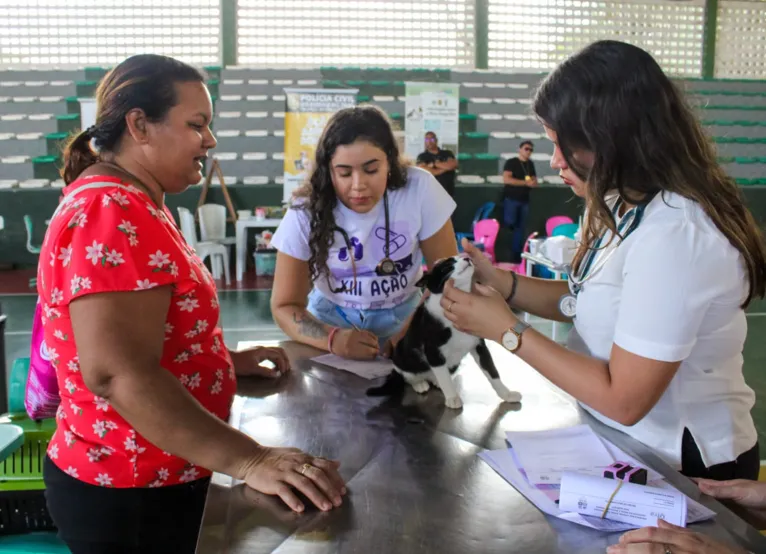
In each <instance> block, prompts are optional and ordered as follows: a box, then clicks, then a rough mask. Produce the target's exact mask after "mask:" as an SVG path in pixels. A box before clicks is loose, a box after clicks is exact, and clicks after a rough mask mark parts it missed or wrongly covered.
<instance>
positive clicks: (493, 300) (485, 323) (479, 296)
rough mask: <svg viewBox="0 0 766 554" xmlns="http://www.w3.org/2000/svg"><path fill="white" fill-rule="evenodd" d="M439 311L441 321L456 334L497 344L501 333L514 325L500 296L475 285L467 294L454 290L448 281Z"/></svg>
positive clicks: (489, 289) (485, 287)
mask: <svg viewBox="0 0 766 554" xmlns="http://www.w3.org/2000/svg"><path fill="white" fill-rule="evenodd" d="M441 307H442V309H443V310H444V315H445V317H446V318H447V319H449V320H450V321H451V322H452V323H454V324H455V327H457V328H458V329H459V330H460V331H463V332H465V333H468V334H470V335H474V336H477V337H481V338H484V339H488V340H494V341H500V339H501V337H502V335H503V333H504V332H505V331H506V330H507V329H509V328H511V327H513V325H514V324H515V323H516V321H517V319H516V316H515V315H514V314H513V312H512V311H511V309H510V308H509V307H508V305H507V304H506V303H505V299H504V298H503V297H502V295H501V294H500V293H499V292H497V291H496V290H495V289H493V288H491V287H488V286H486V285H481V284H479V283H476V284H475V285H474V290H473V292H471V293H468V292H463V291H462V290H459V289H456V288H455V286H454V283H453V282H452V280H450V281H448V282H447V284H446V285H445V286H444V293H443V295H442V299H441Z"/></svg>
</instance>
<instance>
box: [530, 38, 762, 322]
mask: <svg viewBox="0 0 766 554" xmlns="http://www.w3.org/2000/svg"><path fill="white" fill-rule="evenodd" d="M533 110H534V112H535V114H536V115H537V116H538V118H539V119H540V120H541V122H542V123H543V124H544V125H546V126H547V127H549V128H550V129H552V130H553V131H555V132H556V135H557V142H558V146H559V148H560V149H561V153H562V155H563V156H564V159H565V160H566V162H567V164H568V165H569V167H570V168H571V169H572V170H573V171H574V172H575V174H577V176H578V177H579V178H580V179H582V180H583V181H585V182H586V183H587V193H586V208H587V212H586V214H587V216H586V220H585V223H584V229H583V241H582V243H581V244H580V246H579V248H578V250H577V253H576V255H575V259H574V263H573V266H574V269H575V271H577V270H578V269H579V265H580V264H581V262H582V259H583V257H584V256H585V254H586V253H587V251H588V250H589V249H590V248H592V245H593V244H594V243H595V241H596V239H597V237H598V236H599V235H600V234H601V233H603V232H604V230H605V229H609V230H611V231H612V233H614V234H617V229H616V226H615V222H614V218H613V216H612V214H611V211H610V210H609V207H608V206H607V203H606V200H605V196H606V194H607V193H608V192H610V191H615V190H616V191H617V192H618V193H619V195H620V196H621V197H622V198H623V199H624V200H625V201H626V202H628V203H630V204H637V205H645V204H647V203H649V202H650V201H651V200H652V198H654V197H655V196H656V195H657V194H661V193H663V192H672V193H676V194H679V195H681V196H683V197H685V198H688V199H690V200H694V201H695V202H697V203H698V204H699V205H700V207H701V208H702V209H703V210H704V211H705V213H706V214H707V216H708V217H709V218H710V219H711V220H712V221H713V223H714V224H715V226H716V227H717V228H718V229H719V230H720V231H721V233H723V234H724V236H726V238H727V239H728V240H729V242H730V243H731V244H732V245H733V246H734V247H735V248H736V249H737V250H738V251H739V252H740V253H741V254H742V256H743V258H744V261H745V264H746V267H747V271H748V277H749V282H750V289H749V293H748V296H747V299H746V300H745V302H744V304H743V307H745V306H747V305H748V304H749V303H750V301H751V300H752V299H753V297H754V296H761V297H762V296H764V293H766V247H764V241H763V236H762V235H761V231H760V229H759V227H758V225H757V224H756V222H755V219H754V218H753V216H752V214H751V213H750V212H749V211H748V209H747V208H746V207H745V203H744V200H743V197H742V193H741V191H740V189H739V187H738V186H737V184H736V183H735V182H734V180H733V179H731V178H730V177H729V176H727V175H726V174H725V172H724V171H723V169H722V168H721V167H720V166H719V165H718V161H717V159H716V151H715V148H714V147H713V145H712V143H711V141H710V139H709V138H708V137H707V136H706V135H705V133H704V131H703V129H702V126H701V125H700V123H699V121H698V120H697V118H696V117H695V115H694V113H693V111H692V109H691V107H690V106H689V105H688V104H687V102H686V100H685V98H684V95H683V94H682V93H681V91H680V90H679V89H678V88H676V86H675V85H674V84H673V83H672V81H671V80H670V79H669V78H668V77H667V76H666V75H665V74H664V73H663V71H662V69H661V68H660V66H659V65H658V64H657V62H656V61H655V60H654V58H652V56H651V55H649V54H648V53H647V52H645V51H644V50H641V49H640V48H638V47H636V46H632V45H630V44H625V43H622V42H616V41H600V42H595V43H593V44H591V45H590V46H588V47H586V48H585V49H583V50H582V51H581V52H579V53H577V54H575V55H574V56H572V57H570V58H569V59H568V60H566V61H565V62H563V63H562V64H561V65H559V66H558V67H557V68H556V69H555V70H554V71H553V72H552V73H551V74H550V75H549V76H548V77H547V79H545V81H544V82H543V83H542V85H541V86H540V88H539V90H538V91H537V94H536V95H535V99H534V102H533ZM578 152H590V153H592V154H593V165H592V166H591V167H586V166H585V165H583V164H582V162H581V160H579V161H578V157H577V156H576V153H578Z"/></svg>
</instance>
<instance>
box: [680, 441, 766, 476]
mask: <svg viewBox="0 0 766 554" xmlns="http://www.w3.org/2000/svg"><path fill="white" fill-rule="evenodd" d="M760 469H761V456H760V453H759V447H758V443H757V442H756V443H755V446H754V447H753V448H751V449H750V450H748V451H747V452H745V453H743V454H741V455H740V456H739V457H738V458H737V459H736V460H734V461H733V462H726V463H725V464H718V465H714V466H711V467H705V464H704V463H703V462H702V454H701V453H700V450H699V447H698V446H697V443H696V442H695V441H694V437H692V434H691V433H690V432H689V430H688V429H684V436H683V439H682V441H681V473H683V474H684V475H686V476H687V477H702V478H704V479H714V480H716V481H728V480H730V479H750V480H752V481H757V480H758V472H759V471H760Z"/></svg>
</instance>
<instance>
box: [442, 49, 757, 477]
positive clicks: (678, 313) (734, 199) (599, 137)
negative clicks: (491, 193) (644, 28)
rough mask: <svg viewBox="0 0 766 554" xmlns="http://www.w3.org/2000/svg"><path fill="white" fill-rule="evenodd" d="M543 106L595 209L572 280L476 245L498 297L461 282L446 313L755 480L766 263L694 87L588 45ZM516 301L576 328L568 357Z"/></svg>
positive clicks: (654, 436) (671, 458)
mask: <svg viewBox="0 0 766 554" xmlns="http://www.w3.org/2000/svg"><path fill="white" fill-rule="evenodd" d="M533 107H534V111H535V113H536V114H537V116H538V117H539V119H540V121H541V122H542V123H543V125H544V126H545V131H546V133H547V134H548V137H549V138H550V139H551V141H553V143H554V154H553V158H552V160H551V167H553V168H555V169H558V170H559V171H560V174H561V177H562V178H563V179H564V181H565V182H566V183H567V184H568V185H569V186H571V187H572V189H573V191H574V193H575V194H576V195H577V196H580V197H583V198H585V200H586V215H585V223H584V226H583V227H584V229H583V236H582V240H581V243H580V246H579V250H578V251H577V253H576V256H575V260H574V263H573V270H572V272H571V275H570V280H569V281H568V282H567V281H550V280H543V279H533V278H527V277H523V276H520V275H515V274H511V273H506V272H502V271H499V270H496V269H495V268H492V267H491V266H489V264H486V263H485V262H484V261H483V260H482V257H481V256H480V255H478V254H477V253H476V252H475V251H474V250H473V249H472V248H470V247H468V248H467V249H466V250H467V251H468V252H469V253H471V254H472V255H473V258H474V260H475V261H476V263H477V266H478V273H479V279H480V280H481V281H482V283H483V284H484V285H489V286H477V288H476V289H477V290H476V291H475V292H474V293H473V294H465V293H461V292H460V291H457V290H455V289H454V288H452V287H447V290H446V293H445V295H444V300H443V302H442V306H443V307H444V308H445V310H447V313H448V316H449V317H450V319H452V320H453V321H454V322H455V323H456V324H457V325H458V326H459V327H461V328H463V329H465V330H467V331H469V332H471V333H474V334H476V335H479V336H482V337H485V338H487V339H494V340H496V341H498V342H500V343H501V344H503V345H504V346H505V347H506V348H508V349H509V350H511V351H512V352H515V353H516V354H517V355H518V356H519V357H521V358H522V359H523V360H525V361H526V362H528V363H529V364H530V365H531V366H532V367H534V368H535V369H536V370H537V371H539V372H540V373H541V374H542V375H543V376H545V377H546V378H548V379H549V380H550V381H551V382H553V383H554V384H555V385H557V386H559V387H560V388H561V389H563V390H564V391H566V392H568V393H569V394H570V395H572V396H573V397H574V398H576V399H577V400H578V401H579V402H580V404H581V405H582V406H583V407H584V408H585V409H586V410H587V411H589V412H590V413H591V414H593V415H594V416H595V417H596V418H598V419H599V420H601V421H603V422H604V423H606V424H607V425H610V426H612V427H615V428H617V429H620V430H622V431H624V432H625V433H627V434H629V435H631V436H633V437H634V438H636V439H638V440H640V441H642V442H643V443H645V444H647V445H648V446H650V447H652V448H653V449H654V450H655V451H656V452H657V453H658V454H659V455H660V456H662V457H663V458H664V459H665V460H667V461H668V462H670V463H672V464H674V466H675V467H677V468H679V469H681V470H682V472H683V473H684V474H686V475H688V476H690V477H707V478H712V479H718V480H721V479H733V478H749V479H756V478H757V477H758V469H759V455H758V444H757V434H756V430H755V426H754V424H753V420H752V417H751V415H750V409H751V408H752V407H753V404H754V394H753V391H752V390H751V389H750V388H749V387H748V386H747V385H746V384H745V380H744V378H743V375H742V349H743V344H744V341H745V337H746V334H747V321H746V318H745V312H744V308H745V307H746V306H747V305H748V303H749V302H750V301H751V300H752V299H753V298H755V297H758V296H761V297H762V296H763V295H764V290H765V289H766V252H765V249H764V243H763V237H762V235H761V232H760V230H759V228H758V226H757V224H756V223H755V220H754V219H753V217H752V215H751V214H750V213H749V211H748V210H747V208H746V207H745V205H744V201H743V198H742V195H741V193H740V191H739V188H738V187H737V185H736V184H735V183H734V181H733V180H732V179H731V178H729V177H728V176H727V175H725V173H724V171H723V170H722V169H721V167H720V166H719V165H718V163H717V161H716V153H715V151H714V149H713V147H712V145H711V142H710V140H709V139H708V138H707V137H706V136H705V134H704V132H703V130H702V128H701V126H700V124H699V122H698V121H697V119H696V117H695V116H694V114H693V112H692V110H691V108H690V107H689V106H688V105H687V104H686V102H685V100H684V98H683V95H682V94H681V92H679V91H678V89H677V88H676V87H675V86H674V85H673V83H672V82H671V81H670V80H669V79H668V78H667V76H666V75H665V74H664V73H663V72H662V70H661V69H660V67H659V65H658V64H657V63H656V62H655V60H654V59H652V57H651V56H650V55H649V54H647V53H646V52H644V51H643V50H641V49H639V48H637V47H635V46H631V45H628V44H624V43H619V42H611V41H604V42H597V43H594V44H592V45H590V46H589V47H587V48H585V49H584V50H583V51H582V52H580V53H578V54H576V55H575V56H573V57H571V58H570V59H568V60H567V61H565V62H564V63H563V64H561V65H560V66H559V67H558V68H557V69H556V70H555V71H554V72H553V73H551V74H550V75H549V77H548V78H547V79H546V80H545V82H544V83H543V84H542V86H541V87H540V89H539V90H538V92H537V94H536V97H535V99H534V105H533ZM618 231H619V234H620V235H621V237H622V238H619V237H615V238H614V239H613V238H612V236H613V234H614V233H616V232H618ZM506 299H507V300H508V301H509V302H510V305H511V306H512V307H514V308H518V309H520V310H523V311H526V312H529V313H532V314H535V315H538V316H541V317H544V318H547V319H552V320H558V321H572V320H573V321H574V328H573V329H572V331H571V334H570V336H569V341H568V345H567V347H566V348H565V347H563V346H560V345H558V344H556V343H554V342H553V341H551V340H550V339H548V338H546V337H545V336H543V335H541V334H540V333H537V332H536V331H534V330H532V329H527V328H525V327H526V326H525V325H524V324H523V322H519V320H518V319H517V318H516V316H515V315H514V314H513V312H512V311H511V309H510V308H509V307H508V305H507V304H506ZM572 316H574V317H572Z"/></svg>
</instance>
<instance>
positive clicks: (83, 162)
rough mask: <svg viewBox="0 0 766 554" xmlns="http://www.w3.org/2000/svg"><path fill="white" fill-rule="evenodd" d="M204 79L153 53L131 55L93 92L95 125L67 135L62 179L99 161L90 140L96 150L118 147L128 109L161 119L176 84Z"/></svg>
mask: <svg viewBox="0 0 766 554" xmlns="http://www.w3.org/2000/svg"><path fill="white" fill-rule="evenodd" d="M204 81H205V75H204V74H203V73H202V72H201V71H200V70H198V69H196V68H194V67H192V66H190V65H187V64H185V63H183V62H180V61H178V60H175V59H173V58H168V57H167V56H158V55H156V54H142V55H139V56H132V57H130V58H128V59H126V60H125V61H123V62H122V63H121V64H119V65H118V66H116V67H115V68H114V69H112V70H111V71H110V72H109V73H108V74H107V75H106V76H104V78H103V79H102V80H101V83H100V84H99V86H98V90H97V91H96V105H97V112H96V124H95V125H94V126H92V127H90V128H88V129H85V130H84V131H81V132H80V133H79V134H77V135H75V136H73V137H72V138H70V140H69V142H68V143H67V145H66V147H65V148H64V167H63V168H62V169H61V176H62V177H63V179H64V182H65V183H67V184H69V183H71V182H72V181H74V180H75V179H77V177H78V176H79V175H80V174H81V173H82V172H83V171H85V169H87V168H88V167H89V166H91V165H93V164H94V163H96V162H98V161H99V154H98V153H96V152H94V151H93V149H92V148H91V146H90V141H91V139H93V141H94V143H95V146H96V149H97V150H98V151H99V152H113V151H114V150H115V149H116V148H117V147H118V146H119V143H120V140H121V139H122V135H123V133H124V132H125V129H126V127H127V124H126V122H125V116H126V115H127V114H128V112H130V111H131V110H134V109H136V108H138V109H140V110H142V111H143V112H144V113H145V114H146V117H147V118H148V119H149V121H155V122H156V121H162V120H163V119H164V118H165V116H166V115H167V113H168V111H169V110H170V108H172V107H173V106H175V105H176V103H177V102H178V98H177V95H176V89H175V84H176V83H188V82H204Z"/></svg>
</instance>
